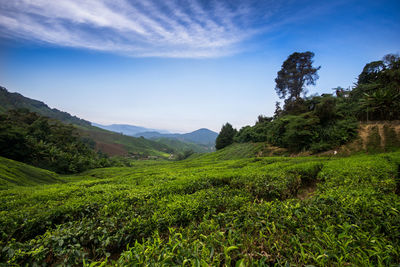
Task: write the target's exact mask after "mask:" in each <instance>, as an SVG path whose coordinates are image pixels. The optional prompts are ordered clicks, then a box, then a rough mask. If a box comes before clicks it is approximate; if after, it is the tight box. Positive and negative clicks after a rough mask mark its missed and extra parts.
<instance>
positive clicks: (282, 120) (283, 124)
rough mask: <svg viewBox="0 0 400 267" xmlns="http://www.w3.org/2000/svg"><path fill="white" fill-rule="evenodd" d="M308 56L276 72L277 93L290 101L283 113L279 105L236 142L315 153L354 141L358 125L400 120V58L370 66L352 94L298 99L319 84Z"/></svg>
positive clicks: (339, 92) (296, 57)
mask: <svg viewBox="0 0 400 267" xmlns="http://www.w3.org/2000/svg"><path fill="white" fill-rule="evenodd" d="M306 53H307V55H308V57H307V58H305V56H304V58H303V57H300V55H303V54H304V53H294V54H292V55H291V56H290V57H289V58H288V59H287V60H286V61H285V62H284V64H283V65H282V69H281V70H280V71H279V72H278V78H277V79H276V90H277V92H278V94H279V95H280V96H281V97H286V96H287V97H288V98H287V99H286V100H285V103H284V106H283V108H282V109H281V107H280V105H279V104H277V106H276V111H275V115H274V117H273V118H268V117H263V116H260V117H259V120H258V121H257V123H256V124H255V125H254V126H245V127H243V128H241V129H240V130H239V131H238V133H237V134H236V135H235V137H234V141H235V142H239V143H242V142H269V143H270V144H272V145H275V146H279V147H283V148H287V149H289V150H290V151H296V152H297V151H302V150H310V151H313V152H319V151H325V150H329V149H332V148H335V147H338V146H340V145H343V144H346V143H348V142H349V141H350V140H352V139H354V138H355V137H356V135H357V130H358V121H360V120H361V121H363V120H394V119H399V118H400V58H399V56H397V55H391V54H390V55H386V56H385V57H384V58H383V60H381V61H375V62H371V63H368V64H367V65H366V66H365V67H364V69H363V71H362V73H361V74H360V75H359V78H358V83H357V84H356V86H355V87H354V88H353V89H348V90H345V89H343V88H341V87H338V88H334V90H335V92H336V95H332V94H323V95H321V96H318V95H314V96H310V97H306V96H304V97H300V93H301V92H303V90H304V85H307V84H314V83H315V80H316V79H317V78H318V76H317V73H316V72H317V70H318V69H319V68H313V67H312V60H311V59H312V56H313V54H312V53H311V54H310V52H306ZM300 59H301V60H300ZM299 60H300V61H299ZM297 61H299V62H297ZM304 62H307V65H305V63H304ZM304 69H308V72H305V70H304ZM305 73H308V75H309V78H307V77H308V76H306V74H305Z"/></svg>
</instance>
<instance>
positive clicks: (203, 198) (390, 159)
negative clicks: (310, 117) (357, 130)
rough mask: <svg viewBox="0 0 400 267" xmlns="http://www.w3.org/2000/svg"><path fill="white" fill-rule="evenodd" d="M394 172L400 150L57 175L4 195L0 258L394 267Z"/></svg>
mask: <svg viewBox="0 0 400 267" xmlns="http://www.w3.org/2000/svg"><path fill="white" fill-rule="evenodd" d="M236 149H238V148H236ZM210 155H214V157H216V156H217V155H220V154H218V153H212V154H210ZM13 164H14V163H13ZM399 166H400V153H399V152H397V153H387V154H379V155H358V156H351V157H346V158H340V157H292V158H291V157H258V158H244V159H236V160H215V158H211V157H210V158H208V157H202V158H201V159H200V158H198V159H192V160H186V161H180V162H167V161H161V162H160V161H136V162H134V163H133V165H132V167H129V168H126V167H125V168H115V167H114V168H102V169H95V170H90V171H87V172H85V173H82V174H80V175H74V176H69V177H63V179H65V180H66V181H69V182H68V183H57V184H51V185H45V186H41V187H14V188H12V187H10V188H9V189H8V190H2V191H0V199H2V202H1V203H0V215H1V216H0V233H1V235H0V261H1V262H3V263H5V264H7V265H11V266H12V265H29V266H33V265H46V266H53V265H58V264H61V265H85V266H89V264H91V265H90V266H104V265H106V266H178V265H179V266H185V265H186V266H197V265H199V266H265V265H266V266H271V265H272V266H273V265H277V266H282V265H285V266H306V265H313V266H344V265H349V266H395V265H397V264H398V262H400V239H399V238H398V237H399V236H400V196H399V192H400V184H399V176H398V175H399V174H398V170H399ZM24 167H25V166H24ZM32 170H34V171H37V169H36V168H33V169H32ZM24 175H25V176H26V174H24ZM28 176H29V175H28ZM101 264H102V265H101Z"/></svg>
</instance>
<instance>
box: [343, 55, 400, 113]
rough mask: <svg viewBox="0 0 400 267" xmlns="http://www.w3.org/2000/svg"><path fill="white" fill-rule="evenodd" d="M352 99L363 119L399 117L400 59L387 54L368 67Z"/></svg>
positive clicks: (352, 94) (359, 79) (359, 77)
mask: <svg viewBox="0 0 400 267" xmlns="http://www.w3.org/2000/svg"><path fill="white" fill-rule="evenodd" d="M350 97H351V98H352V100H353V101H354V102H356V103H357V104H358V108H357V110H356V111H357V115H358V117H359V118H360V119H362V120H394V119H399V118H400V57H399V56H398V55H393V54H388V55H386V56H385V57H384V58H383V59H382V60H380V61H374V62H371V63H368V64H367V65H365V67H364V69H363V71H362V72H361V74H360V75H359V76H358V82H357V85H356V87H355V88H354V89H353V90H352V92H351V93H350Z"/></svg>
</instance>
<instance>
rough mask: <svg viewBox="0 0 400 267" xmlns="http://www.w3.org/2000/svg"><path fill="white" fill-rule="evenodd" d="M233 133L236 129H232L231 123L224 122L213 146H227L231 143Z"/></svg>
mask: <svg viewBox="0 0 400 267" xmlns="http://www.w3.org/2000/svg"><path fill="white" fill-rule="evenodd" d="M235 135H236V130H235V129H233V127H232V125H231V124H229V123H226V124H225V125H223V126H222V128H221V131H220V132H219V135H218V137H217V139H216V140H215V148H216V149H221V148H224V147H227V146H229V145H230V144H232V143H233V138H234V137H235Z"/></svg>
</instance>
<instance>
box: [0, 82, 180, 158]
mask: <svg viewBox="0 0 400 267" xmlns="http://www.w3.org/2000/svg"><path fill="white" fill-rule="evenodd" d="M13 109H28V110H29V111H31V112H36V113H38V114H40V115H42V116H46V117H49V118H53V119H56V120H59V121H61V122H64V123H67V124H70V123H71V124H73V125H75V126H76V127H77V128H78V129H79V130H80V133H81V135H83V136H85V137H89V138H91V139H93V140H94V142H95V143H96V149H97V150H99V151H102V152H103V153H105V154H108V155H110V156H127V155H130V156H133V157H136V158H147V157H149V156H150V157H151V156H152V157H160V158H168V157H169V154H170V153H172V152H173V151H174V149H171V148H170V147H168V146H167V145H165V144H160V143H157V142H154V141H151V140H144V139H143V138H135V137H131V136H126V135H121V134H118V133H115V132H111V131H107V130H103V129H100V128H98V127H94V126H91V123H90V122H88V121H85V120H82V119H80V118H78V117H76V116H72V115H70V114H69V113H67V112H63V111H60V110H58V109H54V108H53V109H51V108H50V107H48V106H47V105H46V104H45V103H43V102H41V101H37V100H34V99H30V98H27V97H25V96H23V95H21V94H18V93H10V92H8V91H7V89H6V88H4V87H1V86H0V114H2V113H5V112H7V111H8V110H13Z"/></svg>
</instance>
